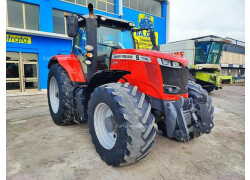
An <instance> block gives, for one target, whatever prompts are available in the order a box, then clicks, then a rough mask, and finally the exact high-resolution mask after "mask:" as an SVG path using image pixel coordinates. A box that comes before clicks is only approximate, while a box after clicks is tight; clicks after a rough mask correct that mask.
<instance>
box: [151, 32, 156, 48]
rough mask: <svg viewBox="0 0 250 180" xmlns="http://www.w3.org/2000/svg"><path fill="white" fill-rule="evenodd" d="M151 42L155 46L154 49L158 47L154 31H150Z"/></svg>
mask: <svg viewBox="0 0 250 180" xmlns="http://www.w3.org/2000/svg"><path fill="white" fill-rule="evenodd" d="M150 40H151V42H152V44H153V47H154V46H156V37H155V32H154V31H150Z"/></svg>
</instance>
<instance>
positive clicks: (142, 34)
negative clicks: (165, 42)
mask: <svg viewBox="0 0 250 180" xmlns="http://www.w3.org/2000/svg"><path fill="white" fill-rule="evenodd" d="M153 27H154V17H153V16H148V15H145V14H139V28H140V29H145V28H153ZM155 37H156V44H158V32H155ZM134 38H135V44H136V49H149V50H150V49H152V47H153V45H152V42H151V40H150V31H147V30H143V31H138V32H134Z"/></svg>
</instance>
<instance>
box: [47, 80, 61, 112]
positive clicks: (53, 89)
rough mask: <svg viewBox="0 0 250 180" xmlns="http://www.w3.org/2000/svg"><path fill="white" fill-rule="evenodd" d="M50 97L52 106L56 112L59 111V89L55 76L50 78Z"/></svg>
mask: <svg viewBox="0 0 250 180" xmlns="http://www.w3.org/2000/svg"><path fill="white" fill-rule="evenodd" d="M49 98H50V106H51V108H52V110H53V112H54V113H57V111H58V109H59V90H58V85H57V81H56V78H55V77H52V78H51V79H50V83H49Z"/></svg>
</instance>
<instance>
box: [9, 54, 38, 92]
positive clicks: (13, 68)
mask: <svg viewBox="0 0 250 180" xmlns="http://www.w3.org/2000/svg"><path fill="white" fill-rule="evenodd" d="M6 89H7V91H22V92H24V91H32V90H38V89H39V81H38V56H37V54H33V53H18V52H7V53H6Z"/></svg>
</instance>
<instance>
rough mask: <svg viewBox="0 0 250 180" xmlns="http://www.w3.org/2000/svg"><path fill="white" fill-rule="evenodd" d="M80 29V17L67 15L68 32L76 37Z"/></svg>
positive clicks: (70, 35)
mask: <svg viewBox="0 0 250 180" xmlns="http://www.w3.org/2000/svg"><path fill="white" fill-rule="evenodd" d="M77 29H78V18H77V17H76V16H68V17H67V33H68V36H69V37H76V35H77Z"/></svg>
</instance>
